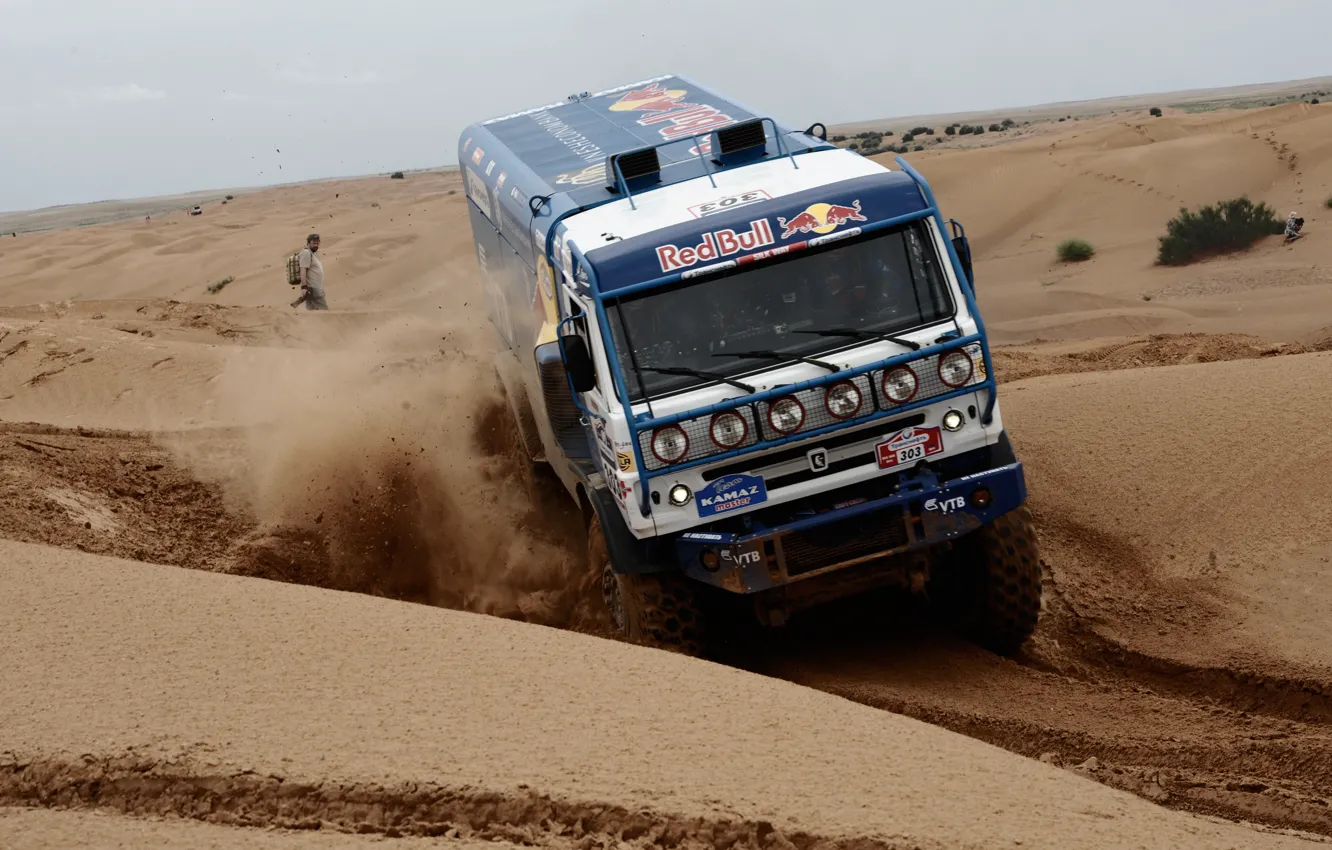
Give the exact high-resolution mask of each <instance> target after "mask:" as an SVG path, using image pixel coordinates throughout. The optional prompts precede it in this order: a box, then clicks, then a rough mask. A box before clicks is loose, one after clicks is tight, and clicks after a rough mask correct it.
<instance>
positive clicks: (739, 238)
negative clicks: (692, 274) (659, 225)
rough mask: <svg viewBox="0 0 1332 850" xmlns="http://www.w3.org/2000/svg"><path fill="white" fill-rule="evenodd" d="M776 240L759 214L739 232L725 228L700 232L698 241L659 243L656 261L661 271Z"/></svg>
mask: <svg viewBox="0 0 1332 850" xmlns="http://www.w3.org/2000/svg"><path fill="white" fill-rule="evenodd" d="M776 241H777V240H775V239H773V238H772V225H771V224H769V223H768V220H767V219H766V218H761V219H759V220H758V221H751V222H750V223H749V230H746V231H743V232H741V233H736V232H735V231H734V230H731V229H729V228H727V229H725V230H715V231H713V232H712V233H705V234H703V241H702V242H700V243H698V244H697V245H692V246H686V247H683V248H682V247H680V246H679V245H662V246H661V247H659V248H657V262H658V263H660V264H661V270H662V271H663V272H673V271H677V270H679V269H687V268H689V267H690V266H694V265H698V264H699V263H708V262H712V261H714V260H720V259H721V258H722V257H729V256H731V255H732V254H739V253H741V252H742V251H753V250H755V249H757V248H762V247H764V246H765V245H772V244H774V243H775V242H776Z"/></svg>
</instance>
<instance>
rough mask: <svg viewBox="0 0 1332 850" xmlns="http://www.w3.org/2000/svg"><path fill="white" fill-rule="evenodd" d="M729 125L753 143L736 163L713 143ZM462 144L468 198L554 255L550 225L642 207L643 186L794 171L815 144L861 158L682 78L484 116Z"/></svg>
mask: <svg viewBox="0 0 1332 850" xmlns="http://www.w3.org/2000/svg"><path fill="white" fill-rule="evenodd" d="M725 128H732V129H734V130H736V131H738V132H740V133H741V135H743V136H745V139H748V140H749V141H746V140H745V139H739V140H738V141H739V143H742V144H746V145H747V147H746V148H745V150H744V151H743V152H742V153H741V155H740V156H739V157H737V158H733V160H734V161H733V162H728V161H725V160H727V157H726V156H724V155H723V153H722V152H715V151H713V150H712V149H711V148H712V143H713V141H714V140H715V139H716V138H717V136H716V135H715V134H716V133H717V132H718V131H720V130H724V129H725ZM754 129H757V131H758V133H759V136H758V141H757V144H756V143H755V138H754V133H753V132H752V131H753V130H754ZM811 129H812V127H811ZM458 145H459V146H458V162H459V167H460V169H461V170H462V171H463V176H464V186H465V190H466V193H467V196H468V198H470V199H471V200H472V202H473V203H475V204H476V205H477V207H478V208H479V209H480V210H481V212H482V213H483V214H484V215H485V216H486V217H487V218H488V219H489V220H490V221H491V223H492V224H493V225H495V226H496V228H497V229H498V230H500V231H501V233H502V234H503V235H504V236H505V238H507V239H508V240H509V242H510V244H511V245H513V247H514V249H515V250H516V252H517V253H518V254H519V256H523V255H526V256H527V257H528V258H534V255H535V254H536V253H537V252H540V253H545V249H546V245H547V244H549V242H548V237H549V236H550V234H551V229H552V228H553V227H554V226H555V225H556V223H557V222H559V221H560V220H561V219H563V218H565V217H567V216H568V215H571V214H574V213H577V212H580V211H584V210H588V209H592V208H594V207H598V206H601V205H605V204H611V203H617V202H623V203H624V204H625V205H628V206H636V205H637V204H638V202H639V201H640V200H641V199H643V198H644V193H648V194H654V193H656V192H658V191H660V190H661V189H663V188H667V187H671V186H674V185H676V184H681V183H689V182H691V181H692V182H696V183H698V184H700V185H701V186H705V187H708V188H709V189H711V188H712V183H713V182H718V183H719V185H720V183H721V181H720V180H719V177H720V175H721V174H724V173H725V172H726V171H727V170H729V169H730V168H731V167H742V168H743V170H744V171H746V172H749V173H751V174H755V175H756V176H757V171H758V170H762V169H756V168H755V166H760V165H762V164H764V163H768V164H770V165H771V167H772V168H774V169H777V168H780V167H782V166H781V165H780V164H779V163H778V160H784V161H785V168H786V169H788V170H791V171H798V170H799V169H797V168H795V167H794V162H795V160H796V159H797V158H800V159H802V160H803V158H804V155H806V154H808V153H810V152H815V151H827V152H830V153H833V154H837V155H838V156H839V157H845V158H846V159H847V160H851V159H861V158H860V157H858V156H857V155H855V154H852V153H850V152H847V151H842V150H841V149H840V148H837V147H836V146H835V145H832V144H830V143H828V142H827V141H826V140H824V139H822V138H820V137H819V136H815V135H811V134H810V133H808V132H804V131H796V130H792V129H790V128H788V127H785V126H783V125H781V124H779V123H778V122H776V121H775V120H774V119H772V118H768V117H766V116H761V115H759V114H758V113H755V112H754V111H752V110H749V109H747V108H745V107H743V106H741V105H739V104H737V103H735V102H733V101H731V100H728V99H726V98H724V97H722V96H721V95H719V94H717V93H716V92H713V91H709V90H707V89H705V88H704V87H702V86H700V85H698V84H696V83H694V82H693V81H691V80H689V79H687V78H685V77H682V76H678V75H668V76H662V77H656V78H653V79H650V80H643V81H640V82H636V83H631V84H628V85H624V86H620V87H617V88H614V89H609V90H606V91H601V92H597V93H594V94H582V95H574V96H570V98H569V99H568V100H566V101H562V102H558V103H550V104H547V105H544V106H538V107H534V108H532V109H527V110H524V111H522V112H516V113H512V114H509V115H503V116H499V117H496V118H491V119H489V120H486V121H482V122H479V123H475V124H472V125H470V126H468V127H467V128H466V129H465V130H464V131H463V132H462V133H461V134H460V136H459V140H458ZM632 152H638V155H637V157H635V155H634V154H633V153H632ZM648 160H650V161H651V162H650V163H648ZM718 160H723V161H721V162H718ZM608 161H611V162H612V163H614V162H618V163H619V165H620V166H621V167H620V169H619V170H620V172H621V174H620V175H617V174H615V173H614V171H615V169H614V165H612V168H611V171H610V172H608V169H607V163H608ZM862 162H867V161H864V160H862ZM736 163H742V165H737V164H736ZM645 166H646V170H645ZM876 167H877V168H881V167H879V166H876ZM621 175H622V176H623V179H621ZM811 176H812V175H811ZM825 179H826V178H825ZM536 199H539V200H536ZM690 203H693V202H692V201H691V202H690ZM688 206H689V204H686V207H688ZM650 218H655V216H643V217H642V220H644V221H645V222H646V221H647V220H648V219H650ZM554 259H555V258H554V257H552V258H551V260H552V261H553V260H554Z"/></svg>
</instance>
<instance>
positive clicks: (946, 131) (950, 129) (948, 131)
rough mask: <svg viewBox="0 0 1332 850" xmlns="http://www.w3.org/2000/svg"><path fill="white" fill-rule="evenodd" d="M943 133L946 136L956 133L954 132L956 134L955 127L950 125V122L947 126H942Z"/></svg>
mask: <svg viewBox="0 0 1332 850" xmlns="http://www.w3.org/2000/svg"><path fill="white" fill-rule="evenodd" d="M944 134H945V135H948V136H953V135H956V134H957V128H956V127H954V126H952V125H951V124H950V125H949V126H947V127H944Z"/></svg>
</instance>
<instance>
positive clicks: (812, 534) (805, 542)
mask: <svg viewBox="0 0 1332 850" xmlns="http://www.w3.org/2000/svg"><path fill="white" fill-rule="evenodd" d="M781 543H782V554H783V556H784V558H785V561H786V574H787V575H788V576H798V575H804V574H805V573H810V572H814V571H815V570H821V569H823V568H824V567H830V566H832V565H834V564H840V563H842V562H844V561H851V560H855V559H856V558H864V557H866V556H869V555H873V554H875V553H878V552H886V551H888V550H890V549H896V548H898V547H899V546H904V545H906V543H907V532H906V523H905V522H903V514H902V508H901V506H897V507H892V508H888V509H885V510H882V511H874V512H873V513H868V514H861V515H859V516H853V517H847V518H846V519H840V520H834V521H833V522H830V523H826V524H824V525H820V526H816V527H814V528H810V529H805V530H803V531H792V532H788V533H786V534H783V535H782V538H781Z"/></svg>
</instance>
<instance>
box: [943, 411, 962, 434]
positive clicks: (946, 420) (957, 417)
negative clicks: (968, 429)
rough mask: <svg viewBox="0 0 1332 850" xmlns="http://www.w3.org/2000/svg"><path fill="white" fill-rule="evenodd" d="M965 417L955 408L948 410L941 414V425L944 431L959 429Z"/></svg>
mask: <svg viewBox="0 0 1332 850" xmlns="http://www.w3.org/2000/svg"><path fill="white" fill-rule="evenodd" d="M966 421H967V420H966V419H965V418H963V416H962V414H961V413H960V412H959V411H956V410H950V411H948V412H947V413H945V414H944V415H943V426H944V430H945V431H961V430H962V426H963V425H965V424H966Z"/></svg>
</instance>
